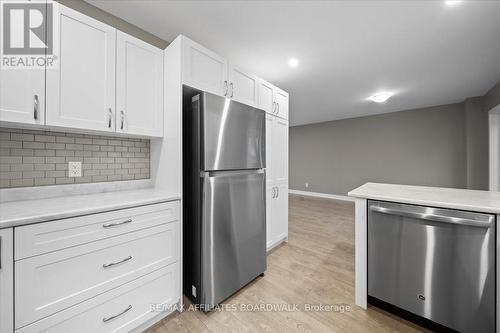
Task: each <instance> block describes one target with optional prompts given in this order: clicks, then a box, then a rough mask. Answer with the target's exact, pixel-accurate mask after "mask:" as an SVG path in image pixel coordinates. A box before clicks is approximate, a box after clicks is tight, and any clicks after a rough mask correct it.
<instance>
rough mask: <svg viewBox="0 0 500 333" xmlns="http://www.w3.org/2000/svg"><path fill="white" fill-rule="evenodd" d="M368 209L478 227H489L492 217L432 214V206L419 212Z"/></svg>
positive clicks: (377, 207) (377, 208)
mask: <svg viewBox="0 0 500 333" xmlns="http://www.w3.org/2000/svg"><path fill="white" fill-rule="evenodd" d="M370 210H371V211H373V212H377V213H382V214H388V215H397V216H404V217H411V218H416V219H421V220H427V221H435V222H442V223H451V224H456V225H465V226H470V227H478V228H489V227H491V225H492V224H493V221H494V217H493V215H489V218H488V221H487V222H486V221H477V220H473V219H468V218H463V217H454V216H446V215H442V214H433V213H432V211H433V210H435V209H433V208H428V210H429V212H425V213H420V212H412V211H408V210H404V209H394V208H387V207H381V206H370Z"/></svg>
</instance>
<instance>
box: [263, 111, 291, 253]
mask: <svg viewBox="0 0 500 333" xmlns="http://www.w3.org/2000/svg"><path fill="white" fill-rule="evenodd" d="M266 189H267V190H266V223H267V228H266V231H267V242H266V244H267V249H268V250H269V249H271V248H273V247H274V246H276V245H278V244H279V243H281V242H282V241H284V240H287V239H288V121H287V120H285V119H281V118H279V117H277V116H272V115H270V114H266Z"/></svg>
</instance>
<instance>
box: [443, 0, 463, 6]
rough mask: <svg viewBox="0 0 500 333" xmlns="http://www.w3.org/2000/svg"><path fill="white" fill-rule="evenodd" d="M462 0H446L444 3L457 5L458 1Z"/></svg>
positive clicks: (461, 0)
mask: <svg viewBox="0 0 500 333" xmlns="http://www.w3.org/2000/svg"><path fill="white" fill-rule="evenodd" d="M461 2H463V0H446V1H445V3H446V4H447V5H448V6H455V5H458V4H459V3H461Z"/></svg>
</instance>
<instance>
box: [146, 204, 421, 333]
mask: <svg viewBox="0 0 500 333" xmlns="http://www.w3.org/2000/svg"><path fill="white" fill-rule="evenodd" d="M225 303H226V304H232V305H235V306H236V307H239V306H244V305H245V304H251V305H256V304H273V305H275V306H283V305H284V304H292V305H293V304H299V305H300V310H299V311H220V312H211V313H204V312H200V311H192V310H187V311H184V312H183V313H180V314H179V313H177V314H174V315H172V316H169V317H167V318H165V319H164V320H163V321H162V322H160V323H158V324H157V325H155V326H154V327H153V328H151V329H149V330H148V331H147V333H169V332H196V333H197V332H203V333H206V332H214V333H216V332H217V333H218V332H224V333H225V332H262V333H267V332H300V333H303V332H346V333H347V332H349V333H350V332H366V333H371V332H428V331H427V330H425V329H423V328H421V327H419V326H417V325H414V324H412V323H409V322H407V321H405V320H403V319H400V318H398V317H396V316H393V315H391V314H388V313H386V312H384V311H382V310H379V309H377V308H374V307H369V308H368V310H363V309H361V308H359V307H357V306H356V305H355V304H354V205H353V203H350V202H343V201H335V200H329V199H321V198H308V197H302V196H296V195H290V198H289V239H288V243H286V244H283V245H280V246H278V247H277V248H275V249H273V250H272V251H271V252H270V253H269V254H268V257H267V271H266V274H265V276H264V277H259V278H257V279H256V280H254V281H253V282H252V283H250V284H249V285H247V286H246V287H245V288H243V289H242V290H240V291H238V292H237V293H236V294H235V295H233V296H232V297H230V298H229V299H228V300H227V301H226V302H225ZM185 304H186V307H188V306H189V304H190V303H189V301H188V300H187V299H186V300H185ZM304 304H327V305H329V304H344V305H345V306H349V307H350V311H345V312H328V311H304Z"/></svg>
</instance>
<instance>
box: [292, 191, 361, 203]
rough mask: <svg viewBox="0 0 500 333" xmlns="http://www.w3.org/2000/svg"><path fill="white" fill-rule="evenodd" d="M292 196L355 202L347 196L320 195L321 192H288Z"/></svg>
mask: <svg viewBox="0 0 500 333" xmlns="http://www.w3.org/2000/svg"><path fill="white" fill-rule="evenodd" d="M288 193H290V194H297V195H305V196H308V197H317V198H325V199H333V200H341V201H350V202H354V198H351V197H348V196H346V195H336V194H328V193H319V192H309V191H299V190H291V189H290V190H288Z"/></svg>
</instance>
